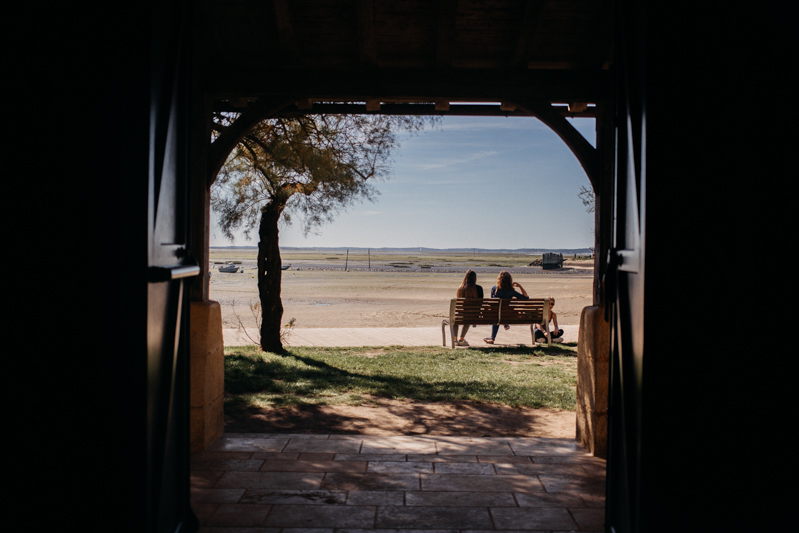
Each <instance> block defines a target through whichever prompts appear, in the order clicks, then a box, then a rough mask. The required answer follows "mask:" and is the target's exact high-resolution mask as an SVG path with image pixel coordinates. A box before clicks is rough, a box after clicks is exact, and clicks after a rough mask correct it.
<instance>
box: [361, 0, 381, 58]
mask: <svg viewBox="0 0 799 533" xmlns="http://www.w3.org/2000/svg"><path fill="white" fill-rule="evenodd" d="M358 51H359V54H360V62H361V65H362V66H364V67H376V66H377V38H376V36H375V3H374V0H359V1H358Z"/></svg>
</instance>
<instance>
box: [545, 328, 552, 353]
mask: <svg viewBox="0 0 799 533" xmlns="http://www.w3.org/2000/svg"><path fill="white" fill-rule="evenodd" d="M544 333H546V335H547V347H548V348H551V347H552V335H550V333H549V324H544Z"/></svg>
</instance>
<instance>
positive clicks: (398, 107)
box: [214, 101, 597, 118]
mask: <svg viewBox="0 0 799 533" xmlns="http://www.w3.org/2000/svg"><path fill="white" fill-rule="evenodd" d="M505 107H506V109H503V108H502V106H497V105H482V104H458V105H446V106H444V105H442V103H439V102H436V103H427V104H396V103H395V104H381V105H379V106H378V107H377V109H375V110H374V111H368V110H366V111H365V110H364V104H362V103H359V104H355V103H350V104H320V103H315V104H314V105H313V106H312V107H309V106H307V105H305V104H304V103H303V102H297V103H295V104H294V105H289V106H286V107H285V108H283V109H282V110H280V111H279V112H278V113H277V115H276V116H281V117H298V116H304V115H317V114H320V115H321V114H328V115H365V114H367V115H368V114H379V115H408V116H457V117H529V116H533V115H531V114H530V113H529V112H528V111H526V110H524V109H518V108H516V106H515V105H511V106H505ZM511 107H512V109H511ZM552 109H553V110H555V112H557V113H558V114H560V115H561V116H564V117H569V118H595V117H596V115H597V108H596V107H589V108H586V109H585V110H584V111H581V112H579V113H576V112H570V111H569V109H568V107H567V106H552ZM214 111H241V110H240V109H238V108H236V107H234V106H232V105H231V104H229V103H228V102H226V101H217V102H215V103H214Z"/></svg>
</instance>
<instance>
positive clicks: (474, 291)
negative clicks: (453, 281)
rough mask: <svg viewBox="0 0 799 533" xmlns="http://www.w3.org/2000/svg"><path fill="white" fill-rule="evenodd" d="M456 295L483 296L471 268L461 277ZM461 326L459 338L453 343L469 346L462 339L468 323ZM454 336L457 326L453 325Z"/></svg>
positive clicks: (460, 296) (467, 328) (461, 296)
mask: <svg viewBox="0 0 799 533" xmlns="http://www.w3.org/2000/svg"><path fill="white" fill-rule="evenodd" d="M457 295H458V298H482V297H483V288H482V287H481V286H480V285H478V284H477V274H475V273H474V271H473V270H468V271H467V272H466V275H465V276H464V277H463V283H461V286H460V287H458V292H457ZM461 327H462V328H463V329H461V338H460V339H458V340H457V341H455V344H456V345H457V346H469V343H468V342H466V339H464V337H465V336H466V332H467V331H469V324H464V325H463V326H461ZM455 336H456V337H457V336H458V326H455Z"/></svg>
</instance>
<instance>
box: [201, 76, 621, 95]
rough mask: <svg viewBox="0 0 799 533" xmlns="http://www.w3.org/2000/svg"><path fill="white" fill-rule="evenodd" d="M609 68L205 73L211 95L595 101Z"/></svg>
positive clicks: (603, 88) (606, 85) (605, 92)
mask: <svg viewBox="0 0 799 533" xmlns="http://www.w3.org/2000/svg"><path fill="white" fill-rule="evenodd" d="M610 83H611V78H610V74H609V73H608V72H607V71H593V72H581V71H571V70H546V71H537V70H517V69H505V70H500V69H447V70H443V69H442V70H438V69H357V70H353V69H293V68H292V69H288V68H285V69H281V68H275V69H268V70H260V71H258V70H254V69H251V68H242V69H233V68H230V69H227V70H226V71H224V72H215V73H214V75H213V76H209V77H208V78H206V79H205V80H204V81H203V83H202V85H203V88H204V89H205V90H206V91H207V92H208V93H209V94H210V95H211V96H212V97H215V98H233V97H256V98H257V97H260V96H268V95H291V96H292V98H293V99H294V100H299V99H303V98H312V99H314V100H315V101H331V102H335V101H350V102H352V101H364V100H366V99H367V98H369V99H375V98H379V99H381V100H382V101H383V102H386V101H396V102H403V101H405V102H408V101H410V102H413V101H427V102H432V101H435V100H447V101H449V102H458V101H461V102H497V101H517V100H518V99H519V98H523V97H535V98H539V99H542V100H547V101H550V102H567V103H570V102H588V103H595V102H597V101H598V100H599V99H601V98H602V97H605V96H607V95H608V94H609V87H610Z"/></svg>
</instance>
